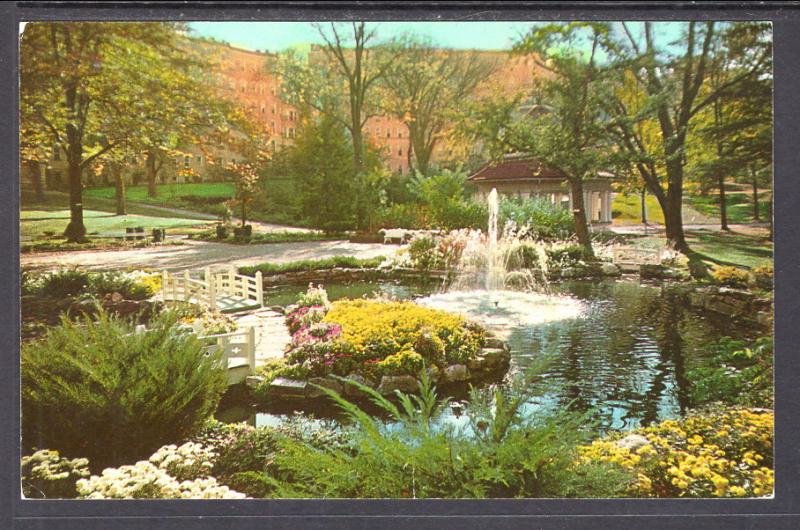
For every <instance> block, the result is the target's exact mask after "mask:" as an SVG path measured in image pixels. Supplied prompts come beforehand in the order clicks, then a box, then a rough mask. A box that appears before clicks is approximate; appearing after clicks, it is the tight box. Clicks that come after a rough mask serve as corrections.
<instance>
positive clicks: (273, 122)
mask: <svg viewBox="0 0 800 530" xmlns="http://www.w3.org/2000/svg"><path fill="white" fill-rule="evenodd" d="M269 125H270V127H272V131H273V132H274V131H275V120H272V121H271V122H269Z"/></svg>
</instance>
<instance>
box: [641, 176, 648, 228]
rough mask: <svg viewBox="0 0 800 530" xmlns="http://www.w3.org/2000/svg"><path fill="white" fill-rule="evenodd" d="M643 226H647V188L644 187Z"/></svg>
mask: <svg viewBox="0 0 800 530" xmlns="http://www.w3.org/2000/svg"><path fill="white" fill-rule="evenodd" d="M642 224H643V225H644V226H647V187H646V186H642Z"/></svg>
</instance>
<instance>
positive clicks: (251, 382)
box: [244, 375, 264, 388]
mask: <svg viewBox="0 0 800 530" xmlns="http://www.w3.org/2000/svg"><path fill="white" fill-rule="evenodd" d="M263 382H264V378H263V377H261V376H260V375H248V376H247V378H245V380H244V384H245V385H247V387H248V388H256V387H257V386H258V385H260V384H261V383H263Z"/></svg>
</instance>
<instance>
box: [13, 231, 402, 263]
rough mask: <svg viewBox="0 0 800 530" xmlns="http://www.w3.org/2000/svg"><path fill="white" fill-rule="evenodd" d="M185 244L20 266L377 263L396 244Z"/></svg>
mask: <svg viewBox="0 0 800 530" xmlns="http://www.w3.org/2000/svg"><path fill="white" fill-rule="evenodd" d="M183 243H184V244H182V245H163V246H161V245H159V246H152V247H145V248H140V249H132V250H114V251H97V250H86V251H77V252H42V253H34V254H23V255H21V256H20V265H21V266H22V267H26V268H32V269H43V268H60V267H73V266H81V267H85V268H87V269H127V268H136V267H139V268H149V269H166V270H169V271H176V270H184V269H202V268H203V267H214V266H220V265H233V266H236V267H241V266H243V265H257V264H259V263H264V262H272V263H286V262H290V261H297V260H303V259H321V258H330V257H333V256H354V257H358V258H372V257H376V256H388V255H392V254H394V252H396V250H397V248H398V247H396V246H393V245H382V244H378V243H350V242H348V241H304V242H297V243H264V244H259V245H231V244H229V243H213V242H205V241H193V240H188V239H187V240H184V241H183Z"/></svg>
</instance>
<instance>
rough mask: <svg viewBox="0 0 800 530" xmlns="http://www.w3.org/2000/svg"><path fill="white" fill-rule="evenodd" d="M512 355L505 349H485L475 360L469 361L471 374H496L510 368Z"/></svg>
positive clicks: (468, 365)
mask: <svg viewBox="0 0 800 530" xmlns="http://www.w3.org/2000/svg"><path fill="white" fill-rule="evenodd" d="M510 361H511V354H510V353H509V352H508V350H505V349H503V348H484V349H482V350H480V351H479V352H478V355H476V356H475V358H474V359H470V360H468V361H467V368H468V369H469V370H470V371H471V372H495V371H498V370H502V369H504V368H507V367H508V363H509V362H510Z"/></svg>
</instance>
